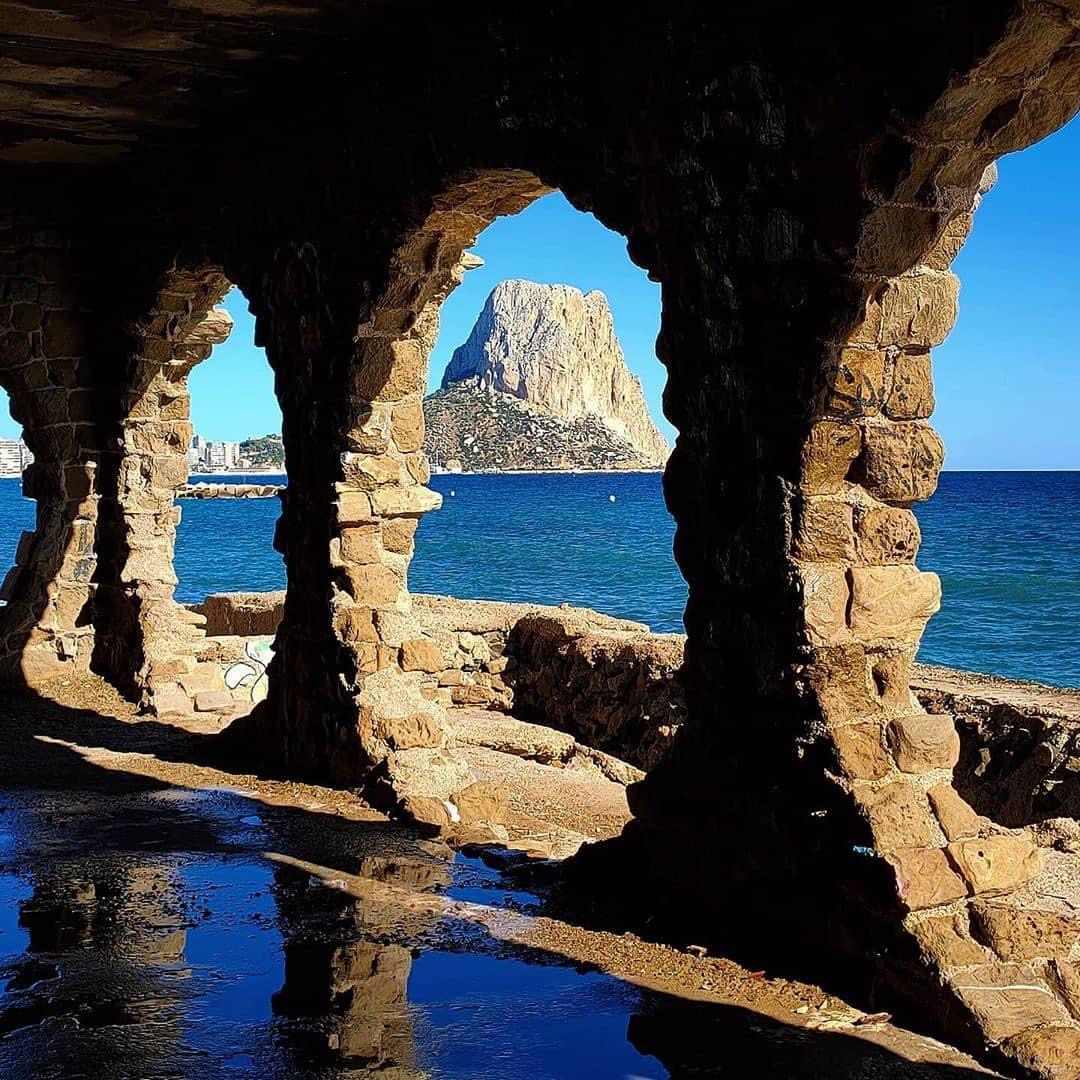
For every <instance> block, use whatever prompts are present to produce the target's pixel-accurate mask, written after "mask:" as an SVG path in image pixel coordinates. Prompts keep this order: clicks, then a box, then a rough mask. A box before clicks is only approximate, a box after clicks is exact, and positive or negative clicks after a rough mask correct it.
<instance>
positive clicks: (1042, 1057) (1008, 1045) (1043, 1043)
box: [1001, 1024, 1080, 1080]
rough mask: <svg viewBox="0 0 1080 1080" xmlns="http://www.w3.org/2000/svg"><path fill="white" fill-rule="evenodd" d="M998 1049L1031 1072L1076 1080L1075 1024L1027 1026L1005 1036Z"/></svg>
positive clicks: (1078, 1036)
mask: <svg viewBox="0 0 1080 1080" xmlns="http://www.w3.org/2000/svg"><path fill="white" fill-rule="evenodd" d="M1001 1050H1002V1052H1003V1053H1004V1054H1005V1056H1006V1057H1009V1058H1011V1059H1012V1060H1013V1061H1015V1062H1016V1063H1017V1064H1018V1065H1020V1066H1022V1067H1023V1068H1024V1069H1026V1070H1030V1075H1031V1076H1039V1077H1047V1078H1050V1080H1080V1030H1078V1029H1077V1028H1075V1027H1066V1026H1065V1025H1057V1024H1055V1025H1052V1026H1050V1027H1039V1028H1036V1027H1031V1028H1028V1029H1027V1030H1026V1031H1021V1032H1018V1033H1017V1034H1016V1035H1013V1036H1012V1037H1011V1038H1009V1039H1006V1040H1005V1042H1004V1043H1002V1045H1001Z"/></svg>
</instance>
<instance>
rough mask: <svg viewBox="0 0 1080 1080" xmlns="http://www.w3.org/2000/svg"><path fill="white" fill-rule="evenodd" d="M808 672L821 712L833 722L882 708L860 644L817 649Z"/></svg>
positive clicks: (836, 722)
mask: <svg viewBox="0 0 1080 1080" xmlns="http://www.w3.org/2000/svg"><path fill="white" fill-rule="evenodd" d="M806 674H807V678H808V680H809V682H810V687H811V689H812V690H813V691H814V694H815V696H816V697H817V701H818V706H819V708H820V709H821V712H822V715H823V717H824V719H825V720H826V721H828V722H829V724H830V725H835V724H840V723H843V722H844V721H846V720H854V719H857V718H858V717H863V716H869V715H873V714H875V713H878V712H880V711H881V708H880V702H879V699H878V695H877V693H876V692H875V691H874V689H873V684H872V683H871V680H870V664H869V662H868V661H867V656H866V650H865V649H864V648H863V646H861V645H856V644H850V645H836V646H830V647H822V648H817V649H815V650H814V654H813V656H812V658H811V659H810V661H809V663H808V664H807V667H806Z"/></svg>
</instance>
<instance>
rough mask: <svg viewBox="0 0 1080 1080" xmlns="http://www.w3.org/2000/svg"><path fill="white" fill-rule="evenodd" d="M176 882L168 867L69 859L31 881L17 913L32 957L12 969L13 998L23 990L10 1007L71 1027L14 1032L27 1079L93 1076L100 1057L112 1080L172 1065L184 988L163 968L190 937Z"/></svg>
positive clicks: (123, 859) (125, 858) (118, 859)
mask: <svg viewBox="0 0 1080 1080" xmlns="http://www.w3.org/2000/svg"><path fill="white" fill-rule="evenodd" d="M174 873H175V871H174V868H173V867H171V866H170V865H168V863H166V862H165V861H164V860H156V859H155V860H152V861H149V862H146V863H133V862H132V859H131V856H130V854H127V853H125V854H123V855H118V856H115V857H113V856H109V855H104V856H95V857H91V858H90V859H89V860H87V861H81V860H65V861H63V862H61V863H59V864H55V865H50V866H49V870H48V873H47V875H42V876H41V877H40V878H39V879H38V880H37V881H36V882H35V885H34V891H33V895H32V896H31V897H30V898H29V899H27V900H26V901H25V902H24V903H23V904H22V905H21V907H20V912H19V924H20V925H21V926H22V927H24V928H25V929H26V930H27V931H28V934H29V939H30V941H29V947H28V950H27V952H28V953H30V954H31V955H30V956H28V957H27V958H26V959H20V960H17V961H15V963H14V964H13V965H12V967H13V969H14V981H13V985H10V986H9V991H11V990H16V989H19V990H23V989H25V991H26V996H25V997H23V998H21V999H17V1000H16V1002H15V1008H16V1009H17V1010H18V1011H20V1012H21V1013H22V1015H24V1016H26V1017H29V1018H33V1017H34V1016H38V1015H39V1016H41V1017H44V1016H52V1017H70V1018H71V1019H72V1020H73V1021H74V1022H71V1023H66V1024H61V1025H46V1026H43V1027H42V1026H38V1025H36V1024H33V1023H31V1022H28V1023H27V1025H26V1026H25V1027H24V1028H23V1029H22V1030H21V1031H20V1032H19V1036H18V1037H19V1038H20V1039H21V1040H22V1043H21V1047H22V1049H21V1052H22V1055H23V1057H24V1058H25V1060H26V1061H27V1062H28V1063H29V1066H30V1068H31V1069H32V1071H33V1075H35V1076H61V1075H63V1076H67V1075H73V1074H78V1075H83V1074H85V1075H92V1074H94V1073H95V1072H96V1071H97V1070H98V1069H99V1068H100V1062H101V1060H103V1055H104V1059H107V1060H108V1062H109V1064H110V1068H111V1070H112V1072H113V1073H115V1075H118V1076H119V1075H122V1076H157V1075H162V1074H164V1073H166V1072H169V1071H170V1070H169V1066H170V1065H172V1064H175V1061H176V1047H177V1044H178V1042H179V1039H180V1035H181V1015H182V1014H181V1009H180V1008H179V1007H178V998H179V996H180V995H181V994H182V993H183V983H182V982H179V981H177V980H176V979H169V978H166V977H164V975H165V972H164V970H163V965H171V964H174V963H175V962H176V961H178V960H181V959H182V958H183V953H184V947H185V942H186V931H185V930H184V929H183V927H181V926H178V925H177V918H178V916H177V912H178V910H179V906H180V905H179V904H178V903H177V897H176V895H175V887H174V881H173V876H174ZM141 1024H147V1025H152V1031H153V1035H152V1037H145V1035H144V1033H143V1032H138V1029H137V1028H136V1025H141ZM91 1032H92V1035H90V1034H89V1033H91ZM136 1032H138V1033H137V1034H136ZM89 1055H93V1060H87V1058H88V1056H89Z"/></svg>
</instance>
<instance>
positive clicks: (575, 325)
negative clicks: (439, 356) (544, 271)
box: [442, 279, 670, 467]
mask: <svg viewBox="0 0 1080 1080" xmlns="http://www.w3.org/2000/svg"><path fill="white" fill-rule="evenodd" d="M461 383H471V384H474V385H476V386H480V387H484V388H488V389H491V390H494V391H497V392H500V393H503V394H508V395H510V396H511V397H513V398H517V399H518V400H520V401H524V402H528V403H529V404H530V405H531V406H533V407H534V408H535V409H536V410H538V411H539V412H542V413H547V414H548V415H550V416H554V417H557V418H559V419H561V420H564V421H567V422H569V423H576V422H579V421H583V420H587V419H589V418H591V419H593V420H595V421H599V422H600V423H601V424H603V425H604V426H605V427H606V428H607V429H608V430H609V431H611V432H612V433H613V434H614V435H616V436H619V437H620V438H621V439H623V440H625V442H627V443H628V444H629V445H630V446H631V447H632V448H633V449H634V450H635V451H636V452H637V454H639V455H640V456H641V458H642V459H643V461H645V462H646V463H647V466H651V467H658V466H661V465H663V464H664V462H665V461H666V460H667V457H668V454H669V452H670V448H669V447H668V445H667V442H666V441H665V440H664V437H663V436H662V435H661V434H660V432H659V430H658V429H657V427H656V424H655V423H654V421H653V419H652V417H651V416H650V415H649V410H648V408H647V407H646V405H645V398H644V396H643V394H642V392H641V382H640V381H639V380H638V378H637V376H636V375H633V374H632V373H631V372H630V369H629V368H628V367H627V366H626V358H625V357H624V356H623V351H622V347H621V346H620V345H619V340H618V338H617V337H616V336H615V325H614V322H613V320H612V317H611V309H610V308H609V307H608V302H607V298H606V297H605V296H604V294H603V293H601V292H598V291H595V290H594V291H593V292H590V293H585V294H583V293H582V292H581V291H580V290H579V289H575V288H573V287H572V286H570V285H540V284H537V283H536V282H532V281H522V280H519V279H511V280H508V281H503V282H500V283H499V285H497V286H496V287H495V289H494V290H493V292H492V293H491V295H490V296H489V297H488V299H487V302H486V303H485V304H484V309H483V311H482V312H481V313H480V317H479V318H478V319H477V321H476V325H475V326H474V327H473V329H472V332H471V333H470V335H469V338H468V340H467V341H466V342H465V343H464V344H463V345H461V346H459V347H458V348H457V349H455V350H454V355H453V356H452V358H451V360H450V363H449V364H448V365H447V368H446V372H445V373H444V375H443V380H442V388H443V389H444V390H445V389H447V388H448V387H451V386H456V385H458V384H461Z"/></svg>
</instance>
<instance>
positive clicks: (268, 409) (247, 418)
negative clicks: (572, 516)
mask: <svg viewBox="0 0 1080 1080" xmlns="http://www.w3.org/2000/svg"><path fill="white" fill-rule="evenodd" d="M999 168H1000V174H1001V175H1000V179H999V181H998V185H997V187H996V188H995V189H994V190H993V191H991V192H990V194H989V195H988V196H987V197H986V198H985V200H984V201H983V204H982V206H981V207H980V208H979V211H978V213H977V214H976V217H975V229H974V231H973V233H972V236H971V238H970V240H969V241H968V243H967V245H966V246H965V247H964V249H963V250H962V251H961V253H960V255H959V257H958V258H957V260H956V263H955V265H954V269H955V270H956V272H957V273H958V274H959V275H960V279H961V282H962V289H961V294H960V319H959V321H958V323H957V326H956V329H955V330H954V331H953V333H952V334H951V335H950V337H949V339H948V340H947V341H946V343H945V344H944V345H943V346H941V347H940V348H939V349H937V350H935V353H934V371H935V383H936V390H937V402H938V408H937V411H936V412H935V414H934V418H933V422H934V425H935V426H936V427H937V428H938V430H939V431H940V432H941V433H942V436H943V438H944V439H945V445H946V448H947V450H948V458H947V461H946V467H947V468H953V469H958V468H968V469H970V468H1080V416H1078V412H1080V365H1078V363H1077V343H1078V342H1080V205H1078V204H1080V200H1078V199H1077V194H1078V188H1080V184H1078V181H1077V178H1078V177H1080V121H1077V122H1074V123H1072V124H1070V125H1069V126H1067V127H1066V128H1064V129H1063V130H1062V131H1060V132H1058V133H1057V134H1056V135H1053V136H1051V137H1050V138H1049V139H1046V140H1044V141H1043V142H1042V143H1040V144H1038V145H1037V146H1034V147H1031V148H1030V149H1028V150H1025V151H1023V152H1022V153H1020V154H1012V155H1010V156H1008V157H1006V158H1003V159H1002V160H1001V161H1000V162H999ZM474 250H475V252H476V254H478V255H480V256H481V257H482V258H483V259H484V261H485V265H484V266H482V267H480V268H479V269H477V270H473V271H470V272H469V273H468V274H467V275H466V277H465V281H464V283H463V284H462V285H461V286H460V287H459V288H458V289H457V290H456V291H455V292H454V293H452V294H451V296H450V297H449V299H448V300H447V301H446V303H445V305H444V307H443V315H442V328H441V332H440V334H439V340H438V343H437V345H436V347H435V350H434V353H433V354H432V358H431V378H430V383H431V387H432V388H433V389H434V388H435V387H437V386H438V383H439V379H440V378H441V376H442V372H443V369H444V368H445V366H446V363H447V361H448V360H449V359H450V354H451V353H452V352H453V350H454V349H455V348H456V347H457V346H458V345H460V344H461V343H462V342H463V341H464V340H465V338H466V337H467V336H468V333H469V330H470V329H471V328H472V324H473V322H474V321H475V319H476V316H477V315H478V314H479V312H480V309H481V307H482V306H483V303H484V300H485V299H486V298H487V295H488V294H489V293H490V291H491V290H492V289H493V288H494V286H495V285H496V284H497V283H498V282H499V281H501V280H503V279H504V278H508V277H523V278H529V279H531V280H533V281H542V282H565V283H569V284H571V285H576V286H577V287H578V288H580V289H582V290H583V291H588V290H590V289H600V290H601V291H602V292H604V293H605V294H606V295H607V297H608V300H609V302H610V304H611V308H612V311H613V313H614V316H615V329H616V332H617V333H618V335H619V339H620V341H621V342H622V346H623V350H624V352H625V353H626V358H627V361H628V363H629V365H630V368H631V369H632V370H633V371H634V372H636V373H637V374H638V375H639V376H640V377H641V380H642V384H643V386H644V388H645V395H646V398H647V400H648V403H649V407H650V409H651V410H652V412H653V415H654V416H655V417H656V418H657V421H658V422H659V423H660V425H661V428H662V430H663V431H664V433H665V434H666V435H667V436H668V438H669V439H672V438H673V435H674V432H673V430H672V429H671V426H670V425H669V424H667V422H666V421H665V420H664V419H663V417H662V413H661V411H660V398H661V392H662V390H663V384H664V370H663V368H662V367H661V365H660V362H659V361H658V360H657V359H656V357H655V353H654V346H655V340H656V334H657V331H658V329H659V325H660V289H659V286H658V285H655V284H653V283H652V282H650V281H649V280H648V279H647V278H646V276H645V274H644V272H643V271H642V270H640V269H638V268H637V267H636V266H634V265H633V263H631V262H630V260H629V258H628V257H627V255H626V246H625V243H624V241H623V239H622V237H620V236H619V235H617V234H616V233H613V232H610V231H609V230H607V229H605V228H604V227H603V226H602V225H600V223H599V222H597V221H596V219H595V218H593V217H592V216H591V215H589V214H582V213H579V212H578V211H576V210H574V209H573V208H572V207H571V206H570V205H569V204H568V203H567V202H566V200H565V199H564V198H563V197H562V196H561V195H560V194H554V195H549V196H548V197H546V198H544V199H541V200H539V201H538V202H535V203H533V205H532V206H530V207H528V208H527V209H526V210H524V211H522V213H520V214H517V215H516V216H514V217H509V218H501V219H499V220H498V221H496V222H495V223H494V224H493V225H492V226H491V227H490V228H488V229H487V230H486V231H485V232H484V233H483V234H482V235H481V237H480V239H479V241H478V243H477V245H476V248H475V249H474ZM226 307H228V309H229V311H230V312H231V313H232V315H233V318H234V319H235V320H236V328H235V329H234V331H233V333H232V335H231V337H230V339H229V340H228V341H227V342H226V343H225V344H223V345H219V346H218V347H217V348H216V349H215V350H214V354H213V356H212V357H211V358H210V359H209V360H208V361H206V362H205V363H203V364H200V365H199V366H198V367H197V368H196V369H195V371H194V372H193V373H192V376H191V390H192V411H193V418H194V421H195V427H196V430H197V431H199V432H200V433H201V434H202V435H204V436H205V437H207V438H210V439H227V438H232V439H237V438H242V437H244V436H247V435H261V434H265V433H266V432H270V431H278V430H280V426H281V418H280V414H279V412H278V408H277V403H276V401H275V399H274V393H273V378H272V375H271V372H270V369H269V366H268V365H267V363H266V360H265V358H264V356H263V354H262V352H261V351H260V350H257V349H256V348H255V347H254V344H253V337H254V325H253V321H252V319H251V316H250V315H249V314H248V312H247V303H246V301H245V300H244V298H243V297H242V296H241V295H240V294H239V293H238V292H236V291H234V292H232V293H230V295H229V296H228V297H227V298H226ZM15 432H16V427H15V425H14V423H12V422H11V421H10V419H8V418H6V417H5V418H4V422H2V423H0V433H2V434H4V435H7V436H11V435H14V434H15Z"/></svg>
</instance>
